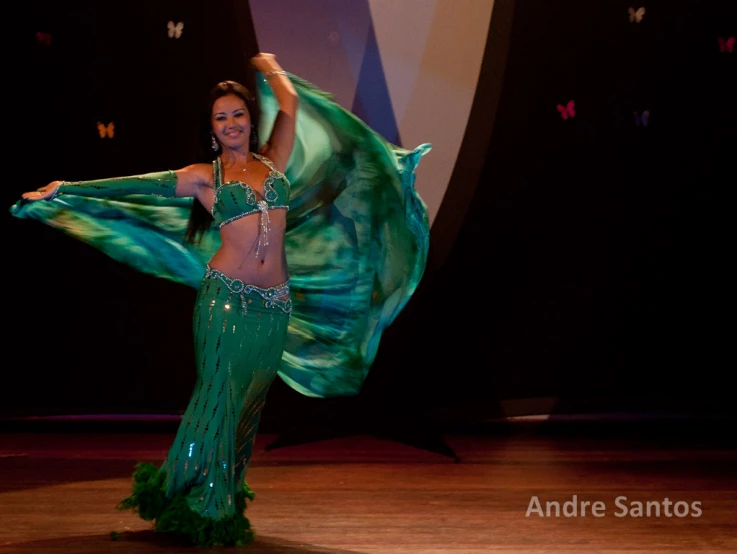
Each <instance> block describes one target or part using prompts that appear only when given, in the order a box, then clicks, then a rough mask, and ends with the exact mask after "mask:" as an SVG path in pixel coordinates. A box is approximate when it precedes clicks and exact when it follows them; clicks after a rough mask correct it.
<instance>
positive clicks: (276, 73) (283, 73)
mask: <svg viewBox="0 0 737 554" xmlns="http://www.w3.org/2000/svg"><path fill="white" fill-rule="evenodd" d="M286 74H287V72H286V71H284V70H281V69H277V70H275V71H267V72H266V73H264V77H267V78H268V77H272V76H274V75H286Z"/></svg>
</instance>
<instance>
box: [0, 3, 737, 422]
mask: <svg viewBox="0 0 737 554" xmlns="http://www.w3.org/2000/svg"><path fill="white" fill-rule="evenodd" d="M707 4H708V5H707ZM732 4H733V3H731V4H730V3H729V2H726V1H724V2H716V1H714V2H706V3H703V2H700V3H696V2H695V1H691V2H687V1H683V0H682V1H679V2H648V3H647V4H646V5H643V6H640V5H633V6H629V5H625V4H622V3H620V2H605V3H603V4H597V5H596V6H591V4H590V3H587V2H583V1H582V0H575V1H573V0H571V1H554V2H547V1H546V2H542V1H540V0H538V1H532V0H517V1H514V0H496V1H495V2H492V1H490V0H453V1H451V0H407V1H404V2H394V3H392V2H384V1H379V0H375V1H368V0H355V1H351V2H343V1H338V0H333V1H329V0H315V1H314V2H313V1H311V2H300V1H298V0H271V1H268V0H251V1H250V2H245V1H237V2H231V1H224V0H219V1H216V2H208V3H205V2H204V1H200V0H188V1H186V2H174V1H170V0H166V1H159V2H155V3H153V4H150V3H145V2H137V1H134V2H125V3H123V2H118V1H111V2H105V3H94V2H79V1H77V2H67V3H64V5H63V7H62V6H59V5H58V3H51V2H43V1H42V2H37V3H34V9H33V10H32V11H29V13H27V15H26V16H25V17H24V18H23V19H22V20H21V21H19V22H18V25H19V29H20V31H21V34H22V39H21V40H20V42H19V43H18V52H17V53H16V55H17V56H18V57H19V59H20V58H22V59H26V60H28V61H27V62H26V63H25V64H22V65H21V67H20V69H19V70H18V73H17V79H16V77H14V79H13V81H12V82H13V83H17V86H13V87H8V92H9V94H11V95H12V98H11V104H10V105H11V106H17V110H14V113H12V114H10V115H11V116H13V117H17V118H18V119H19V120H20V121H19V123H20V124H19V125H15V126H14V127H13V128H14V129H15V130H16V131H17V133H16V134H15V136H12V137H11V139H13V140H14V144H15V146H16V147H17V149H18V150H20V153H19V154H17V158H16V159H18V168H19V170H20V171H19V174H18V178H14V179H12V180H11V181H10V182H9V183H8V186H6V187H5V188H4V189H3V193H2V194H3V198H4V200H5V203H6V206H10V204H12V203H13V202H14V201H15V200H16V199H17V198H18V196H19V195H20V193H21V192H23V191H25V190H29V189H33V188H37V187H38V186H40V185H42V184H45V183H46V182H48V181H49V180H52V179H67V180H78V179H92V178H98V177H103V176H112V175H122V174H132V173H140V172H145V171H154V170H159V169H162V168H176V167H181V166H183V165H186V164H187V163H190V159H191V157H190V156H191V142H190V138H191V136H192V134H193V133H194V129H195V125H196V116H197V110H198V109H199V107H200V106H201V103H202V98H203V95H204V94H205V93H206V91H207V90H208V89H209V88H210V87H211V86H212V85H213V84H214V83H216V82H217V81H220V80H223V79H236V80H243V79H245V75H246V70H245V65H244V64H245V63H246V61H247V59H248V58H249V57H250V56H252V55H253V54H255V53H256V52H258V51H259V50H261V51H269V52H274V53H276V54H277V56H278V57H279V60H280V61H281V63H282V65H283V66H284V67H285V68H286V69H288V70H290V71H293V72H294V73H297V74H299V75H301V76H302V77H304V78H306V79H308V80H310V81H312V82H314V83H315V84H316V85H318V86H320V87H321V88H324V89H326V90H329V91H331V92H333V93H335V95H336V101H338V102H339V103H341V104H342V105H344V106H345V107H347V108H348V109H350V110H352V111H353V112H354V113H356V114H357V115H358V116H360V117H362V118H363V119H364V120H365V121H367V122H368V123H369V124H370V125H371V126H372V127H374V128H375V129H377V130H378V131H379V132H381V133H382V134H383V135H384V136H385V137H386V138H388V139H389V140H391V141H393V142H395V143H397V144H399V145H401V146H405V147H407V148H411V147H414V146H416V145H417V144H419V143H421V142H430V143H432V144H433V150H432V151H431V153H430V154H428V155H427V156H426V157H425V158H423V160H422V163H421V165H420V168H419V170H418V176H417V188H418V190H419V192H420V194H421V195H422V197H423V198H424V199H425V201H426V203H427V205H428V208H429V210H430V216H431V220H432V235H431V253H430V261H429V266H428V270H427V273H426V276H425V278H424V280H423V282H422V284H421V286H420V289H419V290H418V292H417V294H416V296H415V297H414V298H413V299H412V300H411V301H410V303H409V304H408V306H407V308H406V309H405V311H404V312H403V313H402V314H401V316H400V318H399V320H398V321H397V322H396V323H395V324H394V325H393V326H392V327H391V328H390V329H389V331H388V332H387V333H386V335H385V337H384V339H383V340H382V344H381V347H380V350H379V356H378V358H377V360H376V363H375V364H374V367H373V368H372V371H371V374H370V377H369V379H368V381H367V383H366V390H365V394H364V395H362V396H364V398H366V399H368V401H367V402H368V404H367V405H368V406H369V407H371V406H374V407H376V406H378V405H393V406H395V407H396V406H400V405H401V406H404V407H405V409H406V410H409V411H412V410H414V411H416V412H417V413H426V414H429V415H431V416H433V417H438V418H468V419H484V418H490V417H496V416H499V415H519V414H521V413H533V414H537V413H554V412H576V411H602V410H604V411H607V410H611V411H617V410H623V409H624V410H642V409H647V408H648V407H655V408H662V407H668V408H672V409H676V410H686V411H688V410H692V411H693V410H704V409H713V408H715V407H716V408H717V409H721V407H722V406H723V405H724V403H725V402H724V399H725V394H724V392H723V391H724V390H725V387H723V386H722V384H721V378H722V377H721V376H722V373H721V370H722V368H723V367H724V366H723V364H724V361H723V360H724V357H723V355H724V354H729V351H728V350H727V348H726V347H727V345H728V343H729V341H728V335H727V330H726V327H725V326H724V317H726V315H727V314H729V313H731V310H730V309H729V308H730V307H731V304H729V303H728V298H729V296H728V295H727V294H726V291H727V290H729V288H728V284H729V283H728V281H727V276H728V275H731V274H730V273H728V271H727V268H728V267H729V265H728V264H729V259H730V256H729V253H730V252H731V249H729V246H730V243H728V242H727V241H728V237H729V236H730V235H729V233H728V232H727V231H728V228H729V226H728V224H727V222H728V221H730V216H729V214H728V213H727V209H728V206H731V202H729V200H730V199H731V184H732V183H733V182H734V167H733V163H732V161H733V157H734V136H735V134H734V132H735V119H736V117H737V116H736V114H735V111H736V110H737V107H736V106H735V98H736V97H737V89H736V87H735V79H736V75H737V71H735V67H736V65H737V64H735V62H734V60H735V56H737V53H735V52H734V50H735V44H734V36H735V34H737V28H736V27H735V21H737V17H735V9H734V7H733V5H732ZM3 223H4V228H5V232H6V245H7V247H8V249H9V252H8V254H9V259H10V260H12V266H11V267H12V269H11V277H10V286H9V288H8V292H9V294H8V297H9V298H8V305H7V307H6V311H5V313H6V314H7V324H8V326H9V327H10V328H11V332H10V333H9V334H8V335H6V351H7V353H8V354H7V356H6V358H5V360H6V361H5V363H4V366H5V369H4V386H3V390H4V394H3V400H4V402H3V408H2V413H3V414H4V415H44V414H60V413H66V414H70V413H71V414H74V413H87V414H93V413H172V414H176V413H179V412H181V411H182V410H183V408H184V406H185V405H186V402H187V400H188V394H189V391H190V389H191V386H192V383H193V381H194V370H193V360H192V357H191V347H190V343H189V339H190V314H191V308H192V302H193V300H194V291H192V290H190V289H187V288H185V287H181V286H178V285H175V284H172V283H169V282H165V281H162V280H158V279H154V278H151V277H148V276H144V275H140V274H138V273H136V272H134V271H132V270H129V269H128V268H125V267H123V266H120V265H119V264H117V263H116V262H113V261H112V260H109V259H108V258H106V257H105V256H103V255H102V254H100V253H99V252H97V251H95V250H93V249H91V248H89V247H86V246H84V245H82V244H80V243H78V242H75V241H73V240H72V239H69V238H67V237H64V236H62V235H60V234H59V233H58V232H56V231H54V230H52V229H49V228H46V227H44V226H42V225H40V224H38V223H36V222H28V221H19V220H14V219H12V218H11V217H10V216H9V215H8V214H7V213H6V216H5V219H4V221H3ZM730 296H731V295H730ZM728 359H731V356H730V357H729V358H728ZM514 401H517V402H516V404H515V403H514ZM321 402H322V401H319V400H318V401H314V402H313V401H309V402H305V401H304V399H301V398H298V395H296V393H294V392H293V391H291V390H290V389H288V388H286V386H285V385H284V384H283V383H281V382H280V381H277V382H276V383H275V386H274V388H273V390H272V393H271V398H270V401H269V402H267V410H266V412H265V423H266V424H267V425H268V423H269V421H277V420H280V421H281V420H282V419H284V420H288V419H289V417H290V416H292V417H293V418H299V417H301V413H300V412H299V410H301V409H303V408H304V407H305V406H306V407H307V409H318V404H320V403H321ZM324 404H327V403H322V405H324ZM374 409H378V408H374Z"/></svg>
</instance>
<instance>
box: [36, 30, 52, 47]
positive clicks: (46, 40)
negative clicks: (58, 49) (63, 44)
mask: <svg viewBox="0 0 737 554" xmlns="http://www.w3.org/2000/svg"><path fill="white" fill-rule="evenodd" d="M36 39H37V40H38V42H40V43H41V44H43V45H44V46H51V35H50V34H48V33H42V32H41V31H39V32H38V33H36Z"/></svg>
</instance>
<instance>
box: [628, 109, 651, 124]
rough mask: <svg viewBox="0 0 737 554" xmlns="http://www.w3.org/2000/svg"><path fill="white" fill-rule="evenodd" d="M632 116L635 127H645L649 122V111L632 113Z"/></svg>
mask: <svg viewBox="0 0 737 554" xmlns="http://www.w3.org/2000/svg"><path fill="white" fill-rule="evenodd" d="M632 115H633V116H634V118H635V125H637V126H638V127H647V124H648V122H649V121H650V110H645V111H643V112H642V113H639V114H638V113H637V112H632Z"/></svg>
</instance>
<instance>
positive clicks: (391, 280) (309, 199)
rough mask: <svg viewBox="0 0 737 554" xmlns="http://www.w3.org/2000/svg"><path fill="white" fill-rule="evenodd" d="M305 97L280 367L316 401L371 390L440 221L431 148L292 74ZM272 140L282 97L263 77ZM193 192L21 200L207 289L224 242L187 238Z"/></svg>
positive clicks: (35, 213)
mask: <svg viewBox="0 0 737 554" xmlns="http://www.w3.org/2000/svg"><path fill="white" fill-rule="evenodd" d="M289 78H290V79H291V81H292V83H293V84H294V86H295V88H296V90H297V92H298V94H299V112H298V115H297V121H296V125H297V137H296V141H295V146H294V150H293V152H292V155H291V156H290V159H289V163H288V165H287V168H286V170H285V172H284V173H285V175H286V177H287V179H288V180H289V182H290V183H291V197H290V202H289V211H288V212H287V231H286V254H287V261H288V264H289V272H290V284H291V290H292V302H293V311H292V316H291V319H290V322H289V328H288V331H287V336H286V340H285V350H284V353H283V355H282V359H281V363H280V367H279V370H278V375H279V376H280V378H281V379H283V380H284V381H285V382H286V383H287V384H288V385H289V386H291V387H292V388H293V389H295V390H296V391H298V392H300V393H302V394H304V395H307V396H314V397H331V396H350V395H355V394H358V393H359V392H360V389H361V386H362V385H363V383H364V380H365V378H366V376H367V374H368V371H369V369H370V367H371V364H372V363H373V361H374V359H375V357H376V354H377V351H378V347H379V342H380V340H381V337H382V334H383V332H384V330H385V329H386V328H387V326H389V325H390V324H391V323H392V322H393V321H394V320H395V318H396V317H397V315H398V314H399V313H400V311H401V310H402V309H403V308H404V306H405V305H406V303H407V302H408V300H409V299H410V297H411V296H412V294H413V293H414V291H415V289H416V287H417V285H418V283H419V281H420V279H421V278H422V275H423V272H424V270H425V265H426V262H427V254H428V248H429V236H430V233H429V231H430V225H429V219H428V213H427V208H426V205H425V204H424V202H423V200H422V199H421V198H420V196H419V195H418V193H417V191H416V189H415V169H416V168H417V166H418V164H419V162H420V159H421V157H422V156H423V155H425V154H427V152H429V151H430V145H429V144H421V145H419V146H417V147H416V148H414V149H411V150H407V149H403V148H400V147H398V146H396V145H393V144H391V143H389V142H387V141H386V140H384V139H383V138H382V137H381V136H380V135H379V134H378V133H376V132H375V131H373V130H372V129H371V128H370V127H368V126H367V125H366V124H365V123H364V122H363V121H361V120H360V119H359V118H357V117H356V116H354V115H353V114H352V113H350V112H349V111H348V110H345V109H344V108H342V107H341V106H340V105H339V104H337V103H336V102H334V101H333V100H332V99H331V96H330V94H328V93H326V92H324V91H322V90H320V89H318V88H317V87H315V86H314V85H312V84H311V83H309V82H307V81H305V80H303V79H301V78H299V77H297V76H295V75H291V74H290V75H289ZM257 94H258V96H259V101H260V104H261V108H262V117H261V124H260V125H261V127H260V129H259V133H260V136H261V137H268V136H269V133H270V130H271V127H272V126H273V123H274V120H275V118H276V114H277V111H278V104H277V101H276V98H275V97H274V95H273V93H272V91H271V89H270V87H269V86H268V85H267V84H266V82H265V81H264V80H262V79H259V86H258V89H257ZM191 202H192V199H190V198H164V197H160V196H141V195H128V196H117V197H114V198H98V197H86V196H76V195H73V194H71V192H70V193H66V192H65V194H63V195H62V196H60V197H58V198H56V199H54V200H51V201H41V202H26V201H19V202H17V203H16V204H15V205H13V206H12V207H11V212H12V213H13V214H14V215H15V216H17V217H19V218H27V219H36V220H39V221H41V222H43V223H45V224H47V225H50V226H52V227H55V228H57V229H59V230H61V231H63V232H64V233H67V234H69V235H70V236H72V237H75V238H77V239H79V240H82V241H84V242H86V243H88V244H90V245H92V246H94V247H96V248H98V249H100V250H101V251H103V252H105V253H106V254H107V255H109V256H111V257H112V258H114V259H116V260H118V261H120V262H122V263H124V264H127V265H129V266H131V267H134V268H136V269H137V270H140V271H142V272H145V273H148V274H151V275H155V276H157V277H160V278H164V279H169V280H171V281H174V282H177V283H183V284H185V285H188V286H191V287H194V288H198V287H199V285H200V281H201V279H202V278H203V276H204V274H205V271H206V266H207V262H208V261H209V259H210V257H211V256H212V255H213V254H214V252H215V251H216V249H217V248H218V246H219V245H220V238H219V235H218V232H217V229H216V228H215V227H214V226H213V228H212V230H211V231H210V232H208V233H207V234H206V235H205V237H204V239H203V242H202V243H201V244H198V245H191V244H185V243H184V241H183V237H184V232H185V230H186V225H187V219H188V217H189V208H190V203H191Z"/></svg>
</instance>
